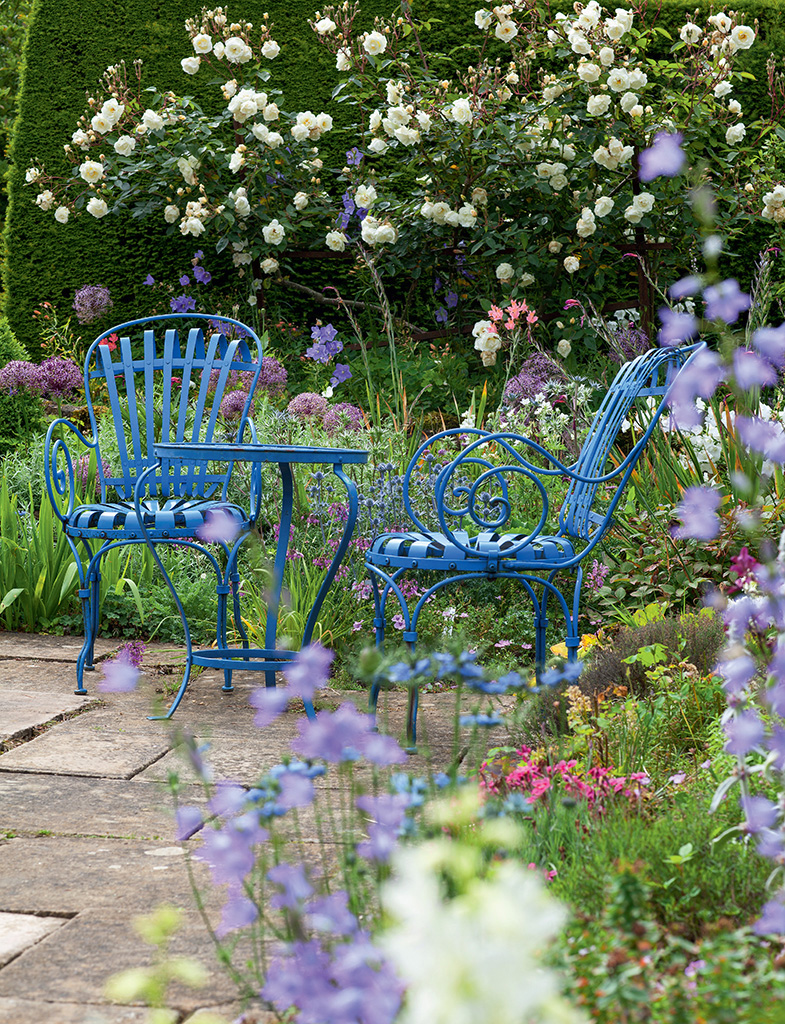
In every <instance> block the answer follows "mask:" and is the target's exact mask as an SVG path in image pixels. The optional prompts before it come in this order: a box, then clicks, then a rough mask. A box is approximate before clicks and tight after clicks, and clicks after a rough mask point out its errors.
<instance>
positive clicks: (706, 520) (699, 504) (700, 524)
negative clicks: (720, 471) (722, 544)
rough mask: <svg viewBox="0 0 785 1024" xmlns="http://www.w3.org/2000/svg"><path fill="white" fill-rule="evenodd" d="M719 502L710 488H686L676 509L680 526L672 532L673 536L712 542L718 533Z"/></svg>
mask: <svg viewBox="0 0 785 1024" xmlns="http://www.w3.org/2000/svg"><path fill="white" fill-rule="evenodd" d="M720 500H721V499H720V495H719V494H718V493H717V491H715V490H713V489H712V488H711V487H688V488H687V489H686V490H685V492H684V496H683V498H682V501H681V504H680V505H679V506H678V507H677V508H676V515H677V516H678V517H679V519H681V521H682V525H681V526H680V527H677V528H676V529H675V530H673V536H674V537H694V538H696V539H697V540H713V538H714V537H716V536H717V534H718V533H719V532H720V520H719V517H718V516H717V509H718V508H719V507H720Z"/></svg>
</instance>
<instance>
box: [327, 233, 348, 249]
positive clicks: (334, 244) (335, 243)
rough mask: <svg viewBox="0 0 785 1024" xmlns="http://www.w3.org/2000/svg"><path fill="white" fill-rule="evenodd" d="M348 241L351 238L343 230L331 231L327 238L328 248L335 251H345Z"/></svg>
mask: <svg viewBox="0 0 785 1024" xmlns="http://www.w3.org/2000/svg"><path fill="white" fill-rule="evenodd" d="M348 241H349V239H348V238H347V237H346V235H345V234H344V233H343V231H329V232H328V233H327V237H326V238H325V242H326V243H327V248H328V249H332V251H333V252H343V251H344V249H345V248H346V243H347V242H348Z"/></svg>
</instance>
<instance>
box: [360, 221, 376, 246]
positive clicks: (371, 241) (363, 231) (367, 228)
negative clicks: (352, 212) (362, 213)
mask: <svg viewBox="0 0 785 1024" xmlns="http://www.w3.org/2000/svg"><path fill="white" fill-rule="evenodd" d="M378 227H379V221H378V220H377V219H376V218H375V217H372V216H371V215H370V214H368V216H367V217H364V218H363V222H362V227H361V228H360V236H361V237H362V240H363V241H364V242H365V243H366V244H367V245H376V229H377V228H378Z"/></svg>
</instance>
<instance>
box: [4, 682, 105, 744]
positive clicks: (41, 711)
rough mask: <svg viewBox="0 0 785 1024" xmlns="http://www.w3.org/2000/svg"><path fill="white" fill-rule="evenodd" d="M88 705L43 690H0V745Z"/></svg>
mask: <svg viewBox="0 0 785 1024" xmlns="http://www.w3.org/2000/svg"><path fill="white" fill-rule="evenodd" d="M89 703H90V701H89V700H88V699H87V698H86V697H78V696H77V695H76V694H73V693H72V694H66V693H63V692H62V691H57V690H47V691H43V692H41V691H40V690H39V691H35V690H17V689H13V690H10V691H9V690H8V689H6V688H4V689H3V696H2V707H1V708H0V745H2V744H3V743H5V742H7V741H8V740H12V739H15V738H16V737H19V736H21V735H23V734H24V733H26V732H29V731H30V730H31V729H35V728H36V727H37V726H41V725H45V724H46V723H47V722H51V721H54V720H55V719H56V718H60V717H62V716H63V715H66V714H69V713H70V712H74V711H79V710H80V709H81V708H84V707H86V706H87V705H88V704H89Z"/></svg>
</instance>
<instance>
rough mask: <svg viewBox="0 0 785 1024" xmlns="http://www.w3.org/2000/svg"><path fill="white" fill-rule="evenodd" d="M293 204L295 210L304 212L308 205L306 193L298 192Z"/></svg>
mask: <svg viewBox="0 0 785 1024" xmlns="http://www.w3.org/2000/svg"><path fill="white" fill-rule="evenodd" d="M292 202H293V203H294V208H295V210H304V209H305V208H306V206H307V205H308V196H307V195H306V194H305V192H298V193H297V194H296V195H295V197H294V199H293V200H292Z"/></svg>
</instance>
